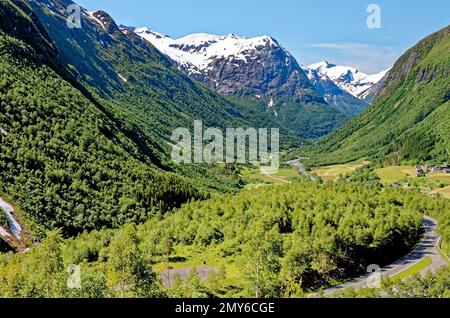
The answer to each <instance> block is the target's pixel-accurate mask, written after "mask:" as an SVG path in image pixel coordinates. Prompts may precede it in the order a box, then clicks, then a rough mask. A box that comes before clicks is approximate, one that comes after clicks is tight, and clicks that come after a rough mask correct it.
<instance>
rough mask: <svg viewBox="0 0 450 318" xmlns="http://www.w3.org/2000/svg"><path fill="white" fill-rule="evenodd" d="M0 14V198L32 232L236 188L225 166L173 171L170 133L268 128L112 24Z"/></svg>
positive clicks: (143, 215)
mask: <svg viewBox="0 0 450 318" xmlns="http://www.w3.org/2000/svg"><path fill="white" fill-rule="evenodd" d="M54 5H55V6H57V7H58V8H61V10H62V12H64V10H65V9H64V8H65V7H64V5H65V4H64V3H60V2H55V4H54ZM0 17H1V19H0V128H1V129H2V133H1V134H0V141H1V143H0V149H1V152H0V167H1V169H0V192H2V193H4V194H6V195H8V196H10V197H11V198H12V199H13V201H14V202H15V203H17V204H18V205H19V206H20V207H21V209H22V212H23V213H24V215H25V216H26V217H28V218H30V219H31V220H32V221H34V222H35V223H36V224H38V225H42V226H43V227H44V228H63V234H64V235H68V234H76V233H78V232H80V231H82V230H84V229H100V228H103V227H119V226H121V225H123V224H126V223H130V222H135V223H139V222H143V221H145V220H147V219H149V218H151V217H152V216H154V215H155V213H156V211H159V212H164V211H170V210H172V209H173V208H176V207H179V206H180V204H181V203H183V202H186V201H189V200H191V199H199V198H204V197H207V196H208V195H209V193H210V192H217V191H219V192H229V191H236V190H237V189H239V188H240V187H241V186H242V180H241V179H240V178H239V176H238V174H237V173H236V171H235V170H233V168H229V167H226V168H225V169H224V168H223V167H221V166H218V165H197V166H194V165H184V166H177V165H175V164H173V163H172V162H171V160H170V146H169V139H170V134H171V131H172V129H173V128H175V127H187V128H191V127H192V126H193V121H194V120H195V119H201V120H203V121H204V125H205V126H207V125H211V126H215V127H219V128H222V129H224V128H225V127H230V126H231V127H249V126H255V127H273V126H274V125H275V124H274V123H273V122H271V121H270V120H269V119H267V118H264V117H261V116H258V115H255V114H254V113H252V112H251V111H248V110H246V109H239V106H238V105H235V104H232V103H230V102H229V101H226V100H225V99H223V98H221V97H219V96H218V95H217V94H215V93H213V92H212V91H210V90H208V89H206V88H203V87H201V86H200V85H199V84H197V83H194V82H193V81H191V80H190V79H189V78H187V77H186V76H185V75H183V74H182V73H181V72H180V71H178V70H176V69H175V67H174V66H173V65H172V64H171V63H170V62H169V61H168V60H167V59H166V58H165V57H164V56H163V55H162V54H160V53H159V52H158V51H157V50H156V49H155V48H154V47H152V46H151V45H149V44H147V43H144V42H143V41H142V40H141V41H139V40H138V39H137V38H136V37H133V36H132V35H126V34H124V33H122V32H121V31H119V30H118V27H117V26H115V23H114V21H112V22H111V28H109V29H108V31H107V30H103V29H101V28H98V26H95V24H94V23H93V22H92V21H89V20H88V19H87V18H83V19H84V20H83V26H84V27H83V29H81V30H77V29H75V30H72V29H69V28H67V26H66V22H65V19H64V17H63V16H59V15H54V14H50V13H49V12H48V10H47V9H46V6H45V5H43V4H40V3H38V2H32V3H27V2H26V1H22V0H14V1H8V0H1V1H0ZM49 25H50V26H51V27H48V28H46V27H45V26H49ZM108 32H109V33H108ZM31 33H33V34H34V36H30V34H31ZM102 43H103V44H102ZM118 74H120V75H121V76H122V77H126V78H127V80H126V81H125V80H123V79H121V78H120V76H119V75H118ZM122 74H123V75H122ZM259 125H260V126H259ZM282 136H285V137H286V139H285V140H288V142H290V141H292V142H294V143H295V142H297V141H296V139H295V138H294V137H292V136H289V135H288V134H285V135H282ZM282 138H283V137H282ZM289 140H290V141H289ZM40 234H41V233H36V235H38V236H39V235H40Z"/></svg>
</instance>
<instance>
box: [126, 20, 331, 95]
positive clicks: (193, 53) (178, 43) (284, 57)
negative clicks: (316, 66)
mask: <svg viewBox="0 0 450 318" xmlns="http://www.w3.org/2000/svg"><path fill="white" fill-rule="evenodd" d="M135 32H136V34H138V35H140V36H141V37H142V38H144V39H145V40H147V41H148V42H150V43H151V44H153V45H154V46H155V47H156V48H157V49H158V50H160V51H161V52H162V53H164V54H165V55H167V56H168V57H169V58H171V59H172V60H173V61H175V62H176V63H177V64H178V66H179V68H180V69H181V70H182V71H184V72H185V73H186V74H188V75H189V76H190V77H191V78H193V79H195V80H197V81H200V82H202V83H204V84H205V85H207V86H209V87H211V88H213V89H215V90H216V91H218V92H219V93H222V94H228V95H247V96H256V95H262V96H267V97H268V98H270V97H276V96H280V95H283V96H300V97H301V98H302V101H303V102H304V103H308V102H316V103H323V104H325V101H324V100H323V99H322V98H321V97H320V96H319V95H318V94H317V92H315V90H314V87H313V86H312V85H311V83H310V82H309V80H308V78H307V76H306V74H305V72H304V71H303V69H302V68H301V67H300V65H299V64H298V63H297V61H296V59H295V58H294V57H293V56H292V55H291V54H290V53H289V52H288V51H287V50H286V49H284V48H283V47H282V46H281V45H280V44H279V43H278V42H277V41H276V40H275V39H274V38H272V37H270V36H260V37H255V38H246V37H242V36H238V35H235V34H229V35H225V36H219V35H211V34H203V33H200V34H192V35H188V36H186V37H183V38H180V39H172V38H171V37H169V36H166V35H162V34H160V33H157V32H153V31H151V30H149V29H148V28H136V29H135ZM311 93H312V94H311Z"/></svg>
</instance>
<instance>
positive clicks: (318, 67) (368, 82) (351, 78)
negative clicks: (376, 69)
mask: <svg viewBox="0 0 450 318" xmlns="http://www.w3.org/2000/svg"><path fill="white" fill-rule="evenodd" d="M308 69H309V70H313V71H317V72H319V73H320V74H323V75H326V76H327V77H328V78H329V79H331V80H332V81H333V82H334V83H335V84H336V85H337V86H339V87H340V88H342V89H343V90H345V91H347V92H348V93H350V94H352V95H353V96H355V97H358V98H361V99H364V97H365V96H364V93H365V92H366V91H368V90H369V89H370V88H371V87H373V86H374V85H376V84H377V83H378V82H380V80H381V79H382V78H383V77H384V76H385V75H386V74H387V72H388V71H389V70H385V71H382V72H380V73H378V74H372V75H368V74H365V73H363V72H360V71H359V70H357V69H356V68H354V67H349V66H341V65H335V64H332V63H329V62H320V63H317V64H313V65H310V66H309V67H308Z"/></svg>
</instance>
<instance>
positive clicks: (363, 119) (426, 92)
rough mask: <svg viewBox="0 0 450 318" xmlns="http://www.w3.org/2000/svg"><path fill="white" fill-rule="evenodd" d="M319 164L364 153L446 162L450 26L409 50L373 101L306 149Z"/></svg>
mask: <svg viewBox="0 0 450 318" xmlns="http://www.w3.org/2000/svg"><path fill="white" fill-rule="evenodd" d="M305 152H308V153H309V154H310V155H312V156H313V158H314V160H315V162H316V163H317V162H318V163H335V162H344V161H351V160H355V159H360V158H371V159H381V160H384V161H387V162H389V163H398V162H401V161H403V160H418V161H427V160H431V161H436V162H442V161H448V160H449V155H450V153H449V152H450V26H447V27H445V28H444V29H442V30H441V31H439V32H437V33H434V34H432V35H430V36H428V37H427V38H425V39H424V40H422V41H420V42H419V43H418V44H417V45H416V46H414V47H413V48H411V49H410V50H408V52H406V53H405V54H404V55H403V56H402V57H401V58H400V59H399V60H398V61H397V63H396V64H395V65H394V67H393V69H392V70H391V71H390V73H389V76H388V78H387V79H386V81H385V82H384V85H383V87H382V88H381V90H380V92H379V96H378V97H377V99H376V100H375V102H374V104H373V105H372V106H371V107H370V108H369V109H368V110H367V111H366V112H364V113H363V114H361V115H359V116H358V117H356V118H354V119H353V120H351V121H350V122H349V123H347V124H345V125H344V126H343V127H341V128H340V129H338V130H337V131H335V132H334V133H332V134H330V135H329V136H327V137H325V138H324V139H323V140H321V141H320V142H318V143H317V144H316V145H315V146H314V147H312V148H311V149H308V150H307V151H305Z"/></svg>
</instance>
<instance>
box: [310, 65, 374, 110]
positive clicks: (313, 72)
mask: <svg viewBox="0 0 450 318" xmlns="http://www.w3.org/2000/svg"><path fill="white" fill-rule="evenodd" d="M303 68H304V70H305V72H306V74H307V75H308V78H309V80H310V81H311V83H312V84H313V85H314V87H315V88H316V90H317V91H318V92H319V93H320V94H321V95H322V96H323V97H324V98H325V101H326V102H327V103H328V104H329V105H330V106H333V107H335V108H336V109H338V110H339V111H341V112H342V113H344V114H346V115H348V116H355V115H357V114H359V113H360V112H362V111H363V110H365V109H366V108H367V107H368V106H369V103H367V102H366V101H364V100H362V99H360V98H357V97H355V96H353V95H352V94H350V93H349V92H347V91H346V90H344V89H342V88H341V87H339V86H338V85H336V83H335V82H334V81H333V80H331V79H330V78H329V77H328V76H327V75H326V74H323V73H321V72H320V71H319V70H317V69H308V68H307V67H306V66H303Z"/></svg>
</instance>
